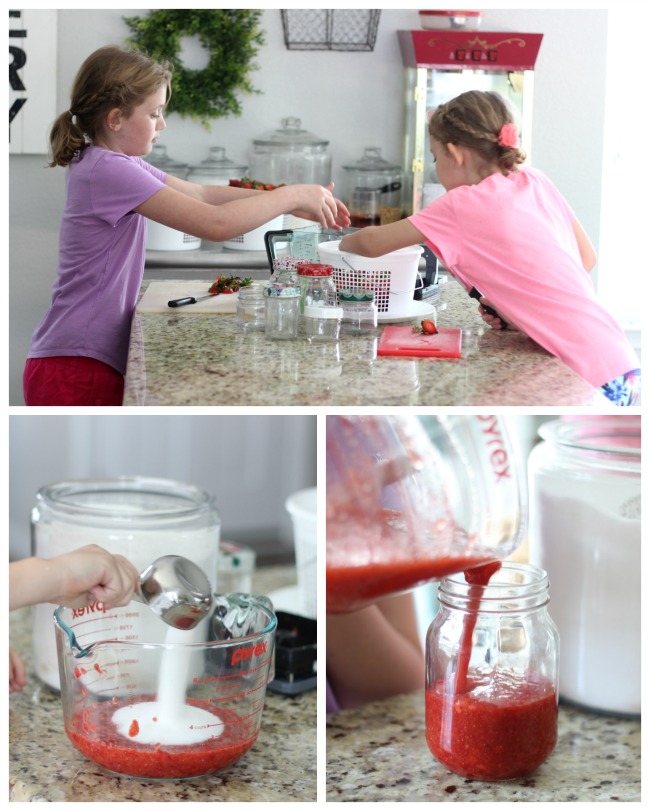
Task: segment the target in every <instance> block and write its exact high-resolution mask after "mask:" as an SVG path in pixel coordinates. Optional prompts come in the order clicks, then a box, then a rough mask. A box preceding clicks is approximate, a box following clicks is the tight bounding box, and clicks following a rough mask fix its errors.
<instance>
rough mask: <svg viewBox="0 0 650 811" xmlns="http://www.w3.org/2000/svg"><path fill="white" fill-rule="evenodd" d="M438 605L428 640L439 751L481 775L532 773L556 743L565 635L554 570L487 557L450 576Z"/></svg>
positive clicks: (429, 703)
mask: <svg viewBox="0 0 650 811" xmlns="http://www.w3.org/2000/svg"><path fill="white" fill-rule="evenodd" d="M495 570H496V571H495ZM438 602H439V606H440V610H439V612H438V614H437V616H436V618H435V619H434V621H433V622H432V624H431V626H430V628H429V631H428V633H427V643H426V647H427V651H426V654H427V663H426V699H425V715H426V738H427V744H428V746H429V749H430V750H431V753H432V754H433V756H434V757H435V758H436V759H437V760H438V761H439V762H440V763H442V765H443V766H446V767H447V768H448V769H449V770H450V771H452V772H455V773H456V774H459V775H461V776H462V777H466V778H470V779H474V780H513V779H515V778H519V777H523V776H525V775H528V774H531V773H532V772H534V771H535V769H537V768H538V767H539V766H540V765H541V764H542V763H544V761H545V760H546V759H547V758H548V757H549V755H550V754H551V753H552V752H553V749H554V748H555V744H556V742H557V706H558V651H559V635H558V631H557V628H556V626H555V623H554V622H553V620H552V619H551V617H550V615H549V613H548V608H547V606H548V602H549V583H548V577H547V575H546V572H544V571H543V570H542V569H539V568H537V567H535V566H531V565H529V564H522V563H512V562H505V563H502V564H499V563H498V562H497V563H494V564H487V565H485V566H481V567H478V568H477V569H474V570H468V571H467V572H465V573H464V574H462V573H461V574H457V575H453V576H451V577H447V578H445V579H444V580H443V581H442V582H441V583H440V586H439V590H438Z"/></svg>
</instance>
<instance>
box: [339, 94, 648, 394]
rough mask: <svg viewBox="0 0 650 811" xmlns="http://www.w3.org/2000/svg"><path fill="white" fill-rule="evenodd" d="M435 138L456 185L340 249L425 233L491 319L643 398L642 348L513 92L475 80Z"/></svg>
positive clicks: (438, 118)
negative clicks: (615, 307)
mask: <svg viewBox="0 0 650 811" xmlns="http://www.w3.org/2000/svg"><path fill="white" fill-rule="evenodd" d="M429 141H430V147H431V152H432V154H433V157H434V160H435V162H436V169H437V173H438V178H439V180H440V182H441V183H442V185H443V186H444V187H445V189H446V194H444V195H442V197H439V198H438V199H437V200H434V201H433V202H432V203H431V204H430V205H429V206H427V208H425V209H424V210H423V211H420V212H418V213H417V214H414V215H412V216H411V217H409V218H408V219H406V220H401V221H399V222H396V223H391V224H390V225H384V226H378V227H369V228H363V229H361V230H359V231H357V232H355V233H354V234H348V235H347V236H345V237H343V239H342V241H341V246H340V247H341V250H344V251H350V252H351V253H356V254H360V255H362V256H381V255H382V254H385V253H389V252H390V251H394V250H397V249H399V248H403V247H406V246H409V245H413V244H417V243H420V242H424V241H426V242H427V244H428V245H430V246H431V248H432V250H433V251H434V252H435V254H436V255H437V256H438V257H439V258H440V259H441V261H442V262H443V263H444V265H445V266H446V267H447V268H448V270H449V271H450V272H451V273H452V274H453V275H454V276H455V277H456V278H457V279H458V280H459V281H460V282H461V283H462V284H463V285H464V286H465V287H466V289H467V290H468V292H472V293H473V294H477V295H480V302H481V307H480V312H481V315H482V317H483V319H484V320H485V321H486V323H488V324H489V325H490V326H492V327H493V328H494V329H502V328H504V327H505V326H506V325H508V324H509V325H513V326H515V327H517V328H519V329H521V330H523V331H524V332H525V333H526V334H527V335H528V336H529V337H530V338H532V339H533V340H534V341H536V342H537V343H538V344H540V345H541V346H543V347H544V348H545V349H547V350H548V351H549V352H551V353H552V354H553V355H556V356H557V357H558V358H560V359H561V360H562V361H564V363H566V364H567V366H569V367H570V368H572V369H573V370H574V371H575V372H577V373H578V374H579V375H580V376H581V377H582V378H584V379H585V380H586V381H588V382H589V383H590V384H591V385H592V386H594V387H595V388H598V389H600V390H601V391H602V392H603V394H604V395H605V396H606V397H607V398H608V399H609V400H611V401H612V402H614V403H615V404H616V405H620V406H627V405H633V404H634V403H635V402H636V401H637V399H638V396H639V390H640V377H641V373H640V369H639V368H638V367H639V365H640V364H639V359H638V357H637V355H636V353H635V351H634V349H633V348H632V346H631V345H630V343H629V341H628V340H627V338H626V337H625V335H624V333H623V331H622V329H621V328H620V326H619V325H618V324H617V323H616V321H615V320H614V319H613V318H612V317H611V316H610V315H609V313H607V312H606V311H605V310H604V309H603V308H602V306H601V305H600V304H599V303H598V301H597V300H596V296H595V291H594V288H593V283H592V281H591V277H590V276H589V273H588V271H590V270H591V269H592V268H593V267H594V265H595V263H596V255H595V253H594V250H593V248H592V246H591V243H590V241H589V238H588V237H587V235H586V234H585V232H584V230H583V228H582V226H581V225H580V223H579V222H578V220H577V218H576V216H575V214H574V213H573V211H572V210H571V208H570V207H569V205H568V204H567V202H566V201H565V200H564V198H563V197H562V195H561V194H560V192H559V191H558V190H557V188H556V187H555V186H554V185H553V184H552V183H551V181H550V180H549V179H548V178H547V177H546V176H545V175H544V174H542V172H540V171H538V170H535V169H532V168H530V167H528V166H523V165H522V164H523V161H524V158H525V156H524V154H523V153H522V151H521V150H520V149H519V146H518V143H519V136H518V133H517V129H516V127H515V124H514V121H513V116H512V112H511V110H510V108H509V106H508V104H507V102H506V101H505V99H504V98H502V97H501V96H500V95H499V94H498V93H493V92H482V91H469V92H467V93H463V94H462V95H460V96H458V97H457V98H455V99H452V100H451V101H449V102H447V103H446V104H442V105H441V106H440V107H437V108H436V109H435V110H434V112H433V114H432V115H431V118H430V119H429ZM477 291H480V294H478V292H477Z"/></svg>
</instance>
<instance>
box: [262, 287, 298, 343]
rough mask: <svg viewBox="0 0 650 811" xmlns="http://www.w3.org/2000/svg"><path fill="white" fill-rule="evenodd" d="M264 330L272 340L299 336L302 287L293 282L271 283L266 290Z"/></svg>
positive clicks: (286, 339) (289, 339)
mask: <svg viewBox="0 0 650 811" xmlns="http://www.w3.org/2000/svg"><path fill="white" fill-rule="evenodd" d="M264 298H265V319H266V324H265V327H264V331H265V334H266V337H267V338H269V339H270V340H272V341H292V340H295V339H296V338H297V337H298V320H299V318H300V287H298V286H294V285H292V284H290V283H289V284H269V286H268V287H267V288H266V289H265V290H264Z"/></svg>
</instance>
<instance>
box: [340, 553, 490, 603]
mask: <svg viewBox="0 0 650 811" xmlns="http://www.w3.org/2000/svg"><path fill="white" fill-rule="evenodd" d="M485 562H486V561H485V558H460V557H457V558H452V557H449V558H430V559H424V560H387V561H385V562H381V563H368V564H366V565H363V566H330V565H328V566H327V610H328V611H329V612H331V613H333V614H337V613H342V612H345V611H354V610H355V609H357V608H361V607H363V606H364V605H365V604H367V603H370V602H373V601H374V600H377V599H379V598H381V597H385V596H386V595H387V594H397V593H399V592H401V591H407V590H408V589H412V588H414V587H415V586H418V585H420V584H421V583H427V582H429V581H431V580H440V579H441V578H443V577H447V575H450V574H454V573H455V572H458V571H462V570H464V569H467V568H469V567H472V566H478V565H479V564H482V563H485Z"/></svg>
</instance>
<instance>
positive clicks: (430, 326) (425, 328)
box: [422, 321, 438, 335]
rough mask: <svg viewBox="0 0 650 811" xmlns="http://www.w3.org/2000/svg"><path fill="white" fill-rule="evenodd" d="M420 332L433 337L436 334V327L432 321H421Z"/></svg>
mask: <svg viewBox="0 0 650 811" xmlns="http://www.w3.org/2000/svg"><path fill="white" fill-rule="evenodd" d="M422 332H423V333H424V334H425V335H435V334H436V333H437V332H438V330H437V328H436V325H435V324H434V323H433V321H423V322H422Z"/></svg>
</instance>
